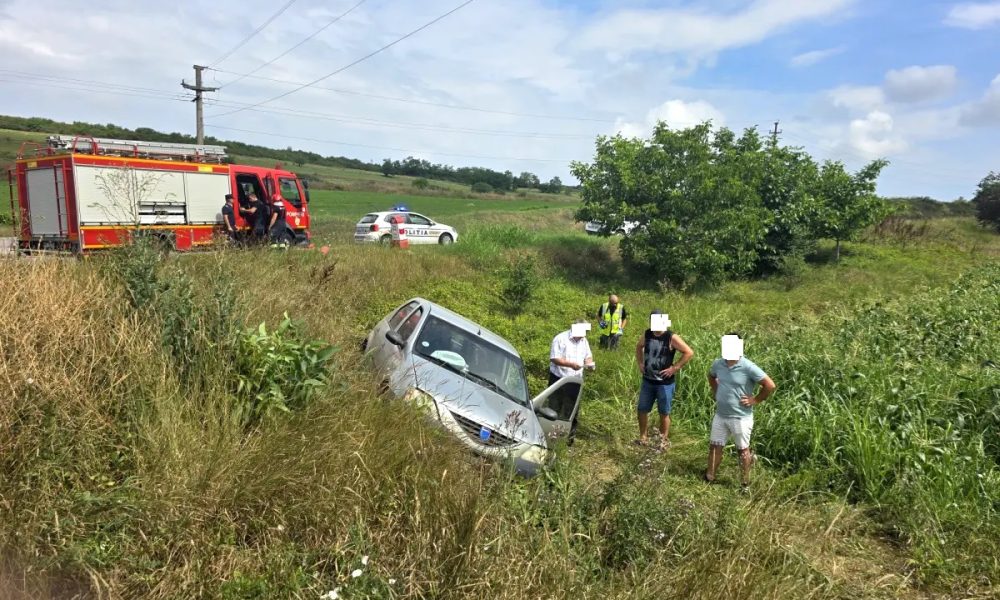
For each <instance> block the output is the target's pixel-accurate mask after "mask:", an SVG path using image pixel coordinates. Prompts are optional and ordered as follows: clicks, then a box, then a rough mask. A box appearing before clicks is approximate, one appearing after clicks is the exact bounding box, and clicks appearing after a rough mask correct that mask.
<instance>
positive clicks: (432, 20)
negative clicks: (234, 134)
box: [212, 0, 475, 117]
mask: <svg viewBox="0 0 1000 600" xmlns="http://www.w3.org/2000/svg"><path fill="white" fill-rule="evenodd" d="M473 2H475V0H465V2H463V3H461V4H459V5H458V6H456V7H455V8H453V9H451V10H449V11H448V12H446V13H444V14H443V15H440V16H438V17H435V18H434V19H431V20H430V21H428V22H427V23H424V24H423V25H421V26H420V27H417V28H416V29H414V30H413V31H411V32H409V33H407V34H405V35H403V36H401V37H398V38H396V39H395V40H393V41H391V42H389V43H388V44H386V45H384V46H382V47H381V48H378V49H377V50H374V51H372V52H369V53H368V54H366V55H364V56H362V57H361V58H359V59H357V60H355V61H353V62H351V63H348V64H346V65H344V66H343V67H340V68H339V69H336V70H335V71H331V72H330V73H327V74H326V75H324V76H322V77H320V78H319V79H315V80H313V81H310V82H309V83H305V84H302V85H300V86H298V87H296V88H295V89H293V90H289V91H287V92H284V93H282V94H278V95H277V96H274V97H273V98H268V99H267V100H262V101H260V102H258V103H256V104H253V105H251V106H250V107H247V108H253V107H258V106H263V105H264V104H270V103H271V102H274V101H275V100H280V99H281V98H284V97H286V96H291V95H292V94H294V93H296V92H298V91H301V90H303V89H305V88H307V87H312V86H314V85H316V84H317V83H319V82H321V81H324V80H326V79H329V78H330V77H333V76H334V75H336V74H338V73H343V72H344V71H346V70H347V69H350V68H351V67H353V66H355V65H357V64H359V63H362V62H364V61H366V60H368V59H369V58H371V57H373V56H375V55H376V54H379V53H381V52H384V51H385V50H388V49H389V48H392V47H393V46H395V45H396V44H398V43H399V42H402V41H403V40H405V39H407V38H409V37H411V36H413V35H415V34H417V33H419V32H421V31H423V30H424V29H427V28H428V27H430V26H431V25H433V24H435V23H437V22H438V21H440V20H442V19H444V18H446V17H448V16H449V15H452V14H454V13H456V12H458V11H459V10H461V9H462V8H464V7H466V6H468V5H470V4H472V3H473ZM247 108H240V109H237V110H234V111H230V112H227V113H222V114H217V115H212V116H214V117H221V116H225V115H232V114H236V113H238V112H242V111H244V110H247Z"/></svg>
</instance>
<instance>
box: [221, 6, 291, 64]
mask: <svg viewBox="0 0 1000 600" xmlns="http://www.w3.org/2000/svg"><path fill="white" fill-rule="evenodd" d="M296 1H297V0H288V2H286V3H285V5H284V6H282V7H281V8H279V9H278V12H276V13H274V14H273V15H271V16H270V17H268V19H267V20H266V21H264V22H263V23H262V24H261V25H260V27H258V28H257V29H254V30H253V31H251V32H250V35H248V36H246V37H245V38H243V39H242V40H240V42H239V43H238V44H236V45H235V46H233V47H232V48H230V49H229V51H228V52H226V53H225V54H223V55H222V56H220V57H219V58H217V59H215V60H214V61H213V62H212V66H213V67H214V66H215V65H217V64H219V63H221V62H222V61H224V60H226V59H227V58H229V57H230V56H232V54H233V52H236V51H237V50H239V49H240V48H242V47H243V46H244V45H245V44H246V43H247V42H249V41H250V40H251V39H253V37H254V36H255V35H257V34H258V33H260V32H261V31H263V29H264V28H265V27H267V26H268V25H270V24H271V21H273V20H275V19H277V18H278V17H280V16H281V14H282V13H284V12H285V11H286V10H288V7H289V6H291V5H293V4H295V2H296Z"/></svg>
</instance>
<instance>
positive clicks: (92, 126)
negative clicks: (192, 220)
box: [0, 115, 563, 193]
mask: <svg viewBox="0 0 1000 600" xmlns="http://www.w3.org/2000/svg"><path fill="white" fill-rule="evenodd" d="M0 129H10V130H14V131H32V132H39V133H49V134H52V133H60V134H65V135H89V136H93V137H103V138H117V139H133V140H139V141H145V142H170V143H178V144H194V143H195V141H196V140H195V137H194V136H192V135H187V134H184V133H163V132H160V131H157V130H155V129H151V128H149V127H138V128H136V129H129V128H127V127H120V126H118V125H115V124H113V123H108V124H105V125H101V124H97V123H85V122H83V121H74V122H72V123H66V122H62V121H55V120H52V119H45V118H41V117H14V116H7V115H0ZM205 143H206V144H211V145H219V146H225V147H226V150H227V152H228V153H230V154H236V155H239V156H248V157H253V158H271V159H274V160H276V161H280V162H283V163H286V164H295V165H299V166H302V165H304V164H307V163H308V164H314V165H322V166H327V167H342V168H348V169H360V170H362V171H370V172H373V173H379V172H381V173H382V174H384V175H411V176H414V177H423V178H426V179H439V180H444V181H452V182H456V183H462V184H465V185H470V186H471V185H473V184H476V183H485V184H487V185H489V186H490V187H491V188H492V189H493V190H500V191H513V190H516V189H518V188H533V189H537V190H539V191H542V192H551V193H559V192H560V191H562V189H563V185H562V182H561V181H560V180H559V178H558V177H553V178H552V179H551V180H549V181H548V182H547V183H543V182H542V181H541V180H540V179H539V177H538V176H537V175H535V174H533V173H528V172H524V173H521V174H520V175H518V176H516V177H515V176H514V175H513V174H512V173H511V172H510V171H504V172H500V171H495V170H492V169H487V168H483V167H453V166H451V165H442V164H431V163H430V162H428V161H426V160H420V159H417V158H414V157H412V156H411V157H407V158H405V159H403V160H392V159H388V158H387V159H385V160H384V161H383V162H382V164H379V163H375V162H366V161H363V160H359V159H356V158H348V157H346V156H333V155H331V156H323V155H321V154H318V153H316V152H309V151H305V150H295V149H293V148H292V147H291V146H288V147H287V148H285V149H284V150H281V149H278V148H268V147H266V146H259V145H256V144H246V143H243V142H236V141H232V140H221V139H219V138H216V137H212V136H206V137H205Z"/></svg>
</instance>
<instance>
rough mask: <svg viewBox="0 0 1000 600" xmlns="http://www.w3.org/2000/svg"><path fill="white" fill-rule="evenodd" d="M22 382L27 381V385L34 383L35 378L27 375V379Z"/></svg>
mask: <svg viewBox="0 0 1000 600" xmlns="http://www.w3.org/2000/svg"><path fill="white" fill-rule="evenodd" d="M24 383H27V384H28V385H35V380H34V379H33V378H31V377H29V378H27V379H25V380H24Z"/></svg>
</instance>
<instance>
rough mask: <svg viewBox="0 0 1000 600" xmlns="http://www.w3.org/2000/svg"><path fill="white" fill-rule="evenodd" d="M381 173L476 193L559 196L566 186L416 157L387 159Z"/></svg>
mask: <svg viewBox="0 0 1000 600" xmlns="http://www.w3.org/2000/svg"><path fill="white" fill-rule="evenodd" d="M381 171H382V174H383V175H385V176H386V177H392V176H393V175H406V176H408V177H423V178H425V179H438V180H442V181H451V182H454V183H461V184H464V185H468V186H473V188H474V189H473V191H484V192H491V191H499V192H513V191H515V190H518V189H520V188H528V189H535V190H538V191H540V192H542V193H548V194H558V193H560V192H562V191H563V183H562V181H561V180H560V179H559V178H558V177H553V178H552V179H550V180H549V181H547V182H543V181H541V179H539V177H538V175H535V174H534V173H531V172H528V171H523V172H522V173H521V174H520V175H514V173H513V172H511V171H503V172H500V171H495V170H493V169H487V168H483V167H453V166H451V165H443V164H437V163H432V162H430V161H428V160H424V159H421V158H415V157H413V156H408V157H406V158H405V159H403V160H392V159H391V158H386V159H385V160H383V161H382V167H381Z"/></svg>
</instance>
